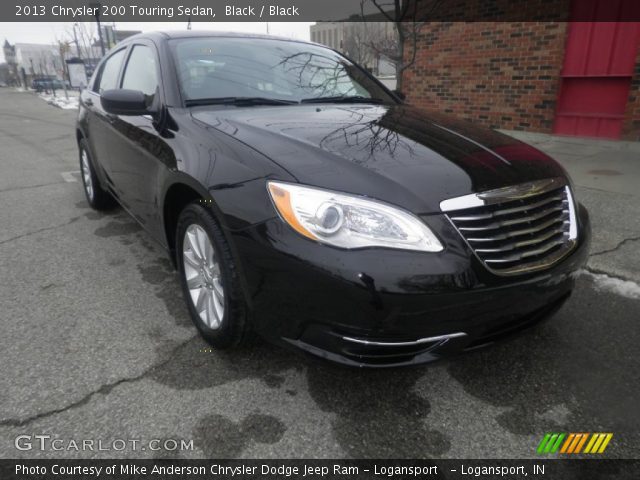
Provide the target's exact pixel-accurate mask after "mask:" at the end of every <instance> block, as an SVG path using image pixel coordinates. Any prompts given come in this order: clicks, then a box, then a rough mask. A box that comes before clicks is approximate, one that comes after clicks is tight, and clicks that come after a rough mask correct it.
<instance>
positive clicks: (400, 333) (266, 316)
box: [233, 207, 590, 367]
mask: <svg viewBox="0 0 640 480" xmlns="http://www.w3.org/2000/svg"><path fill="white" fill-rule="evenodd" d="M578 216H579V234H578V243H577V245H576V247H575V248H574V250H573V251H572V252H571V253H570V254H569V255H568V256H566V257H565V258H563V259H562V260H561V261H559V262H558V263H556V264H555V265H553V266H552V267H550V268H548V269H547V270H544V271H540V272H536V273H535V274H524V275H519V276H514V277H500V276H497V275H494V274H492V273H490V272H489V271H488V270H487V269H486V268H485V267H484V266H483V265H482V264H481V263H480V262H479V260H478V259H477V258H476V257H475V256H474V255H473V253H472V252H471V251H470V250H469V248H468V247H467V246H466V244H465V243H464V241H463V240H462V238H461V237H460V235H459V234H458V233H457V232H456V231H455V230H454V229H453V227H452V226H451V224H450V223H449V222H448V220H447V219H446V218H445V217H444V216H443V215H434V216H430V217H429V218H428V223H429V225H430V227H431V228H432V229H433V230H434V231H435V232H437V234H438V235H439V236H440V238H441V240H442V241H443V243H444V245H445V249H444V250H443V251H442V252H439V253H421V252H407V251H401V250H391V249H363V250H351V251H347V250H340V249H336V248H332V247H329V246H326V245H321V244H317V243H314V242H311V241H309V240H308V239H306V238H303V237H301V236H300V235H298V234H297V233H295V232H294V231H293V230H292V229H291V228H289V227H288V226H287V225H285V224H284V223H283V222H282V221H281V220H279V219H272V220H269V221H267V222H264V223H262V224H259V225H256V226H253V227H250V228H248V229H245V230H242V231H239V232H235V233H234V234H233V240H234V245H235V246H236V249H237V253H238V257H239V260H240V263H241V265H242V271H243V272H244V282H245V287H246V293H247V300H248V303H249V305H250V307H251V310H252V321H253V326H254V329H255V330H256V331H257V332H258V333H260V334H261V335H263V336H265V337H267V338H268V339H270V340H272V341H275V342H277V343H280V344H284V345H288V346H294V347H297V348H300V349H302V350H304V351H307V352H309V353H312V354H314V355H317V356H320V357H323V358H327V359H329V360H333V361H337V362H340V363H343V364H348V365H353V366H377V367H381V366H399V365H408V364H416V363H424V362H428V361H432V360H435V359H438V358H440V357H442V356H445V355H451V354H454V353H457V352H461V351H464V350H469V349H473V348H478V347H480V346H483V345H486V344H488V343H492V342H493V341H495V340H498V339H499V338H502V337H504V336H505V335H508V334H510V333H513V332H515V331H518V330H522V329H524V328H526V327H528V326H531V325H533V324H535V323H537V322H539V321H541V320H543V319H545V318H548V317H549V316H550V315H552V314H553V313H554V312H555V311H556V310H557V309H558V308H560V306H561V305H562V304H563V303H564V301H566V299H567V298H568V297H569V295H570V294H571V291H572V289H573V287H574V278H575V275H574V273H575V272H576V270H578V269H579V268H580V267H581V266H582V265H584V263H585V262H586V258H587V255H588V248H589V243H590V225H589V217H588V213H587V211H586V210H585V209H584V207H580V208H579V209H578Z"/></svg>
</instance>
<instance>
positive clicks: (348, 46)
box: [343, 22, 387, 69]
mask: <svg viewBox="0 0 640 480" xmlns="http://www.w3.org/2000/svg"><path fill="white" fill-rule="evenodd" d="M385 27H386V25H385V24H384V23H383V22H349V23H346V24H345V25H344V29H345V35H344V46H343V48H344V51H345V53H346V54H347V55H348V56H349V57H350V58H351V59H352V60H354V61H355V62H356V63H358V64H360V65H363V66H365V67H367V68H369V69H372V67H375V66H376V65H377V61H378V58H379V54H378V52H377V51H376V50H375V49H374V48H372V47H371V45H372V44H373V43H375V42H377V41H380V40H381V39H382V38H384V37H385V36H386V35H387V29H386V28H385Z"/></svg>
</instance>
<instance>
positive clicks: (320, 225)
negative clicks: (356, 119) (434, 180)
mask: <svg viewBox="0 0 640 480" xmlns="http://www.w3.org/2000/svg"><path fill="white" fill-rule="evenodd" d="M267 186H268V190H269V193H270V195H271V199H272V200H273V203H274V205H275V207H276V209H277V210H278V213H279V214H280V216H281V217H282V219H283V220H284V221H285V222H286V223H288V224H289V225H290V226H291V227H292V228H293V229H294V230H295V231H297V232H298V233H300V234H302V235H304V236H305V237H308V238H311V239H313V240H317V241H318V242H322V243H326V244H328V245H333V246H334V247H340V248H363V247H387V248H400V249H403V250H419V251H423V252H439V251H441V250H442V245H441V244H440V242H439V241H438V239H437V238H436V236H435V235H434V234H433V232H432V231H431V230H429V227H427V226H426V225H425V224H424V223H423V222H422V221H421V220H420V219H419V218H418V217H416V216H415V215H413V214H411V213H409V212H406V211H404V210H401V209H399V208H397V207H392V206H391V205H387V204H385V203H382V202H378V201H375V200H366V199H364V198H362V197H357V196H353V195H348V194H344V193H336V192H331V191H328V190H320V189H317V188H311V187H303V186H300V185H293V184H290V183H281V182H268V183H267Z"/></svg>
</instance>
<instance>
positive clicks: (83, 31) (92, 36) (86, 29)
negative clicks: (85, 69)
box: [64, 22, 96, 60]
mask: <svg viewBox="0 0 640 480" xmlns="http://www.w3.org/2000/svg"><path fill="white" fill-rule="evenodd" d="M74 30H75V31H74ZM65 32H66V38H65V39H64V41H65V42H68V43H70V44H71V43H73V44H74V45H76V49H74V50H75V53H76V55H75V56H78V57H80V58H82V59H83V60H88V59H91V58H95V57H96V55H95V48H94V46H93V45H94V43H95V41H96V27H95V25H94V24H93V23H91V22H89V23H85V22H78V23H76V24H74V25H71V26H70V27H67V28H66V30H65ZM76 42H77V43H76Z"/></svg>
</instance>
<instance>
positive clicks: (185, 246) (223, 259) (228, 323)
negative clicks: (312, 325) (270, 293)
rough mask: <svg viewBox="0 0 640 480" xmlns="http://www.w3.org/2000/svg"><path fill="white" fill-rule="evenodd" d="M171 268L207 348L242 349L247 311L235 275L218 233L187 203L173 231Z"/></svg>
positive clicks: (210, 217)
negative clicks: (178, 277) (172, 267)
mask: <svg viewBox="0 0 640 480" xmlns="http://www.w3.org/2000/svg"><path fill="white" fill-rule="evenodd" d="M175 245H176V251H175V254H176V263H177V265H178V272H179V274H180V284H181V286H182V293H183V295H184V299H185V302H186V303H187V307H188V309H189V314H190V315H191V320H192V321H193V323H194V324H195V326H196V328H197V329H198V330H199V332H200V334H201V335H202V337H203V338H204V339H205V340H206V341H207V342H209V343H210V344H211V345H212V346H214V347H215V348H219V349H227V348H233V347H236V346H239V345H241V344H244V343H246V340H247V339H248V338H249V337H250V335H249V330H250V329H249V322H248V320H247V311H248V309H247V306H246V303H245V300H244V297H243V294H242V289H241V287H240V280H239V278H238V270H237V267H236V263H235V261H234V259H233V256H232V254H231V249H230V247H229V244H228V242H227V240H226V239H225V238H224V235H223V233H222V230H221V228H220V226H219V225H218V223H217V221H216V220H215V218H214V217H213V215H212V214H211V212H210V211H209V210H207V209H206V208H204V207H203V206H201V205H200V204H198V203H191V204H190V205H188V206H187V207H185V208H184V210H182V212H181V213H180V216H179V217H178V224H177V228H176V241H175Z"/></svg>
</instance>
